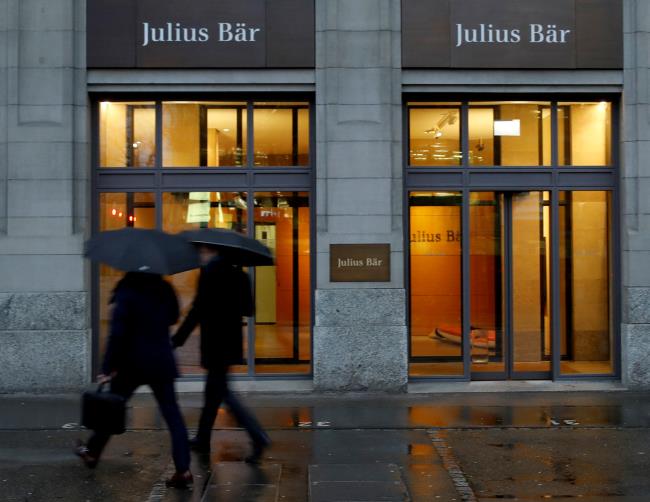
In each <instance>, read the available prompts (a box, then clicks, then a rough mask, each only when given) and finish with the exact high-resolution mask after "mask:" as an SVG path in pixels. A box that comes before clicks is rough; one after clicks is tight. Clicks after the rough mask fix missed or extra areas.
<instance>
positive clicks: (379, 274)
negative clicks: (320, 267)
mask: <svg viewBox="0 0 650 502" xmlns="http://www.w3.org/2000/svg"><path fill="white" fill-rule="evenodd" d="M330 280H331V281H332V282H388V281H390V245H389V244H331V245H330Z"/></svg>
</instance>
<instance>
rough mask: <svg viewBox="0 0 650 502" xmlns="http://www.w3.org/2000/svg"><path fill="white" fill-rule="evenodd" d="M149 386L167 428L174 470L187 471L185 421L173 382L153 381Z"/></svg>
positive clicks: (188, 454) (188, 465) (187, 445)
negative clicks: (170, 441)
mask: <svg viewBox="0 0 650 502" xmlns="http://www.w3.org/2000/svg"><path fill="white" fill-rule="evenodd" d="M150 387H151V390H152V391H153V394H154V397H155V398H156V401H157V402H158V407H159V408H160V413H161V414H162V416H163V418H164V419H165V422H166V423H167V428H168V429H169V434H170V436H171V440H172V457H173V459H174V465H175V466H176V472H180V473H184V472H187V471H188V470H189V468H190V447H189V444H188V441H187V428H186V427H185V421H184V420H183V415H182V414H181V410H180V409H179V407H178V402H177V401H176V393H175V392H174V382H173V380H169V381H167V382H160V383H153V384H150Z"/></svg>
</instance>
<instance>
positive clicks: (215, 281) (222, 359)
mask: <svg viewBox="0 0 650 502" xmlns="http://www.w3.org/2000/svg"><path fill="white" fill-rule="evenodd" d="M251 315H253V297H252V293H251V284H250V280H249V278H248V275H247V274H246V273H245V272H244V271H243V270H242V269H241V268H239V267H237V266H234V265H231V264H230V263H228V262H227V261H226V260H224V259H223V258H221V257H217V258H215V259H213V260H212V261H210V263H208V264H207V265H206V266H205V267H203V268H202V269H201V275H200V276H199V284H198V288H197V293H196V296H195V298H194V303H193V304H192V308H191V310H190V312H189V313H188V314H187V317H186V318H185V321H184V322H183V324H182V325H181V327H180V328H178V331H177V332H176V334H175V335H174V336H173V337H172V343H173V345H174V346H175V347H178V346H181V345H183V344H184V343H185V340H187V337H189V336H190V334H191V333H192V330H193V329H194V328H195V327H196V325H197V324H200V326H201V366H203V367H204V368H206V369H210V368H219V367H227V366H229V365H232V364H241V362H242V359H243V352H244V350H243V337H242V317H243V316H251Z"/></svg>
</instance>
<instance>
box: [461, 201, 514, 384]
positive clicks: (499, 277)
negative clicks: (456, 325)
mask: <svg viewBox="0 0 650 502" xmlns="http://www.w3.org/2000/svg"><path fill="white" fill-rule="evenodd" d="M469 211H470V213H469V224H470V238H469V241H470V285H469V288H470V304H471V313H470V322H471V332H470V346H471V363H472V371H473V372H503V371H505V359H504V350H505V346H504V341H505V338H504V332H505V330H504V328H505V322H504V319H505V310H504V309H505V306H504V302H503V292H504V289H505V284H504V280H505V276H504V266H505V264H504V242H503V236H504V214H503V213H504V201H503V196H502V195H499V194H497V193H495V192H472V194H471V195H470V209H469Z"/></svg>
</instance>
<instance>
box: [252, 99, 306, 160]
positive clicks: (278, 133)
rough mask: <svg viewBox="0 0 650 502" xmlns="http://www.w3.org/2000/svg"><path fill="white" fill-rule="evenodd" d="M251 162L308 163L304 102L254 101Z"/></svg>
mask: <svg viewBox="0 0 650 502" xmlns="http://www.w3.org/2000/svg"><path fill="white" fill-rule="evenodd" d="M253 130H254V134H255V155H254V159H253V163H254V165H255V166H306V165H308V164H309V106H308V103H255V110H254V126H253Z"/></svg>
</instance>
